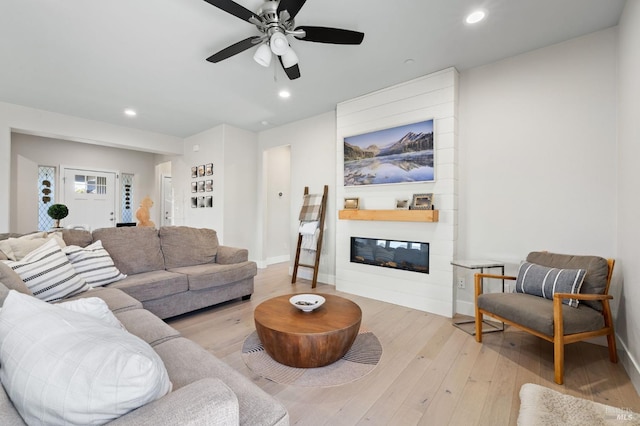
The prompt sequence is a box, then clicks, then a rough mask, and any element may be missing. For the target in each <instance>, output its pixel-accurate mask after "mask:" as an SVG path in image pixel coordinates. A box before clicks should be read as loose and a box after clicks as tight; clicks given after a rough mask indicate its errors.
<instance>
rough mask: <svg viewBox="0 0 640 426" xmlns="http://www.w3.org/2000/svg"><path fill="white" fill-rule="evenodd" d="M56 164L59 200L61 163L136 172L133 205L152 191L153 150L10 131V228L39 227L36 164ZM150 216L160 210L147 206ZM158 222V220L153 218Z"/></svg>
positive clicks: (31, 228) (33, 228)
mask: <svg viewBox="0 0 640 426" xmlns="http://www.w3.org/2000/svg"><path fill="white" fill-rule="evenodd" d="M41 165H42V166H55V167H56V168H57V170H58V179H57V182H56V199H55V200H54V201H59V200H60V191H61V190H62V186H61V184H60V175H59V173H60V166H61V165H62V166H67V167H82V168H90V169H96V170H109V171H118V172H121V173H132V174H134V175H135V179H134V182H135V184H134V185H135V186H134V191H133V200H132V206H133V208H137V206H138V205H139V204H140V200H141V199H142V198H143V197H144V196H146V195H154V194H155V180H154V166H155V154H150V153H146V152H139V151H131V150H124V149H119V148H112V147H106V146H98V145H91V144H84V143H78V142H71V141H67V140H61V139H52V138H45V137H40V136H33V135H25V134H20V133H12V143H11V182H14V183H15V185H14V186H13V191H14V193H13V194H12V200H13V202H12V203H11V211H10V217H11V222H10V229H12V230H14V232H21V233H24V232H30V231H34V230H36V229H38V194H37V192H36V190H37V184H38V166H41ZM150 212H151V219H152V220H153V221H156V219H158V220H159V218H160V216H159V210H158V209H157V208H156V206H154V207H153V208H151V210H150ZM156 223H158V222H156Z"/></svg>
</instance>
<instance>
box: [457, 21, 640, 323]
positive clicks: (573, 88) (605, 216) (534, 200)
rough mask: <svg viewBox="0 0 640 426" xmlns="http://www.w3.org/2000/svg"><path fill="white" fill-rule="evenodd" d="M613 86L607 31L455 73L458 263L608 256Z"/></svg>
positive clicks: (611, 36) (612, 248) (469, 296)
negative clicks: (541, 255)
mask: <svg viewBox="0 0 640 426" xmlns="http://www.w3.org/2000/svg"><path fill="white" fill-rule="evenodd" d="M615 82H616V29H615V28H614V29H608V30H604V31H601V32H597V33H593V34H591V35H587V36H584V37H581V38H577V39H573V40H570V41H567V42H564V43H561V44H557V45H554V46H550V47H546V48H543V49H540V50H536V51H533V52H530V53H526V54H523V55H519V56H515V57H512V58H508V59H506V60H503V61H499V62H496V63H493V64H490V65H487V66H483V67H479V68H474V69H470V70H467V71H465V72H462V73H461V74H460V116H459V118H460V140H459V142H460V143H459V146H460V163H459V164H460V169H459V172H460V173H459V178H460V204H459V208H460V216H459V219H460V227H459V231H460V233H459V247H458V256H459V257H461V258H472V259H473V258H480V259H495V260H500V261H505V262H507V263H508V268H507V273H515V267H516V265H517V264H518V263H519V261H520V260H522V259H524V258H525V257H526V255H527V253H528V252H530V251H534V250H549V251H555V252H560V253H574V254H594V255H600V256H603V257H616V184H617V182H616V163H617V161H616V84H615ZM636 95H637V92H636ZM467 282H471V276H469V279H467ZM457 297H458V312H462V313H467V314H472V313H473V290H472V286H471V285H468V286H467V289H466V290H464V291H459V292H458V296H457Z"/></svg>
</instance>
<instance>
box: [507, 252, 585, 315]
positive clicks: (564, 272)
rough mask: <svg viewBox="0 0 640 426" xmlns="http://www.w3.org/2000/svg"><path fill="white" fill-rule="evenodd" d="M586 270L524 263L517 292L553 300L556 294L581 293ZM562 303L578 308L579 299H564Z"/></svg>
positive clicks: (521, 267) (519, 273)
mask: <svg viewBox="0 0 640 426" xmlns="http://www.w3.org/2000/svg"><path fill="white" fill-rule="evenodd" d="M585 273H586V270H584V269H559V268H549V267H547V266H541V265H536V264H535V263H529V262H522V264H521V265H520V269H519V270H518V276H517V279H516V286H515V288H516V292H517V293H527V294H531V295H533V296H538V297H544V298H545V299H549V300H553V295H554V294H555V293H570V294H577V293H580V287H581V286H582V282H583V281H584V275H585ZM562 303H564V304H566V305H569V306H571V307H572V308H577V307H578V303H579V302H578V300H577V299H562Z"/></svg>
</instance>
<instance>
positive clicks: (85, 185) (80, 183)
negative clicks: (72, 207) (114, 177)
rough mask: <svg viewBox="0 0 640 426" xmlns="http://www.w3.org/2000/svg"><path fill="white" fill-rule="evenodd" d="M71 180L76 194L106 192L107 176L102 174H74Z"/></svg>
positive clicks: (102, 193)
mask: <svg viewBox="0 0 640 426" xmlns="http://www.w3.org/2000/svg"><path fill="white" fill-rule="evenodd" d="M73 182H74V191H75V193H76V194H101V195H104V194H106V193H107V178H105V177H103V176H91V175H75V178H74V180H73Z"/></svg>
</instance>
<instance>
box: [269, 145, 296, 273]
mask: <svg viewBox="0 0 640 426" xmlns="http://www.w3.org/2000/svg"><path fill="white" fill-rule="evenodd" d="M264 155H265V164H266V167H265V169H266V197H265V200H266V230H267V236H266V242H265V260H266V263H267V265H271V264H274V263H279V262H288V261H289V260H290V258H291V255H290V253H291V236H290V235H289V234H290V230H289V228H290V226H291V194H290V192H289V190H290V188H291V147H290V146H289V145H285V146H279V147H275V148H271V149H268V150H265V153H264Z"/></svg>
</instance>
